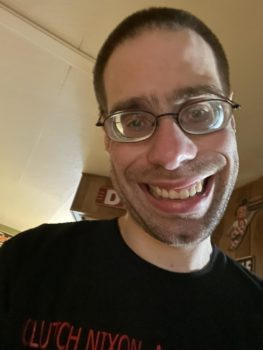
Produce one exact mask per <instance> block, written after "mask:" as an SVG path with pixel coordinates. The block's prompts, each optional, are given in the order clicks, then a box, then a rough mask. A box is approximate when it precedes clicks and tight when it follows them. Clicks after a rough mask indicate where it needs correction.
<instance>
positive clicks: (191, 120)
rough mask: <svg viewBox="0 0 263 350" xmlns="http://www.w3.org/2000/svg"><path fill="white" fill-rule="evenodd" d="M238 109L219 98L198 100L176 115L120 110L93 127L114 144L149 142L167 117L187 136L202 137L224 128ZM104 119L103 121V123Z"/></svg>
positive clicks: (191, 101)
mask: <svg viewBox="0 0 263 350" xmlns="http://www.w3.org/2000/svg"><path fill="white" fill-rule="evenodd" d="M240 107H241V106H240V105H239V104H238V103H236V102H234V101H232V100H230V99H228V98H226V97H223V96H220V97H216V98H205V97H204V98H199V99H195V100H190V101H187V102H185V103H184V104H182V105H181V106H180V108H179V110H178V112H177V113H163V114H159V115H155V114H153V113H151V112H148V111H140V110H131V111H128V110H123V111H117V112H114V113H111V114H109V115H107V116H106V117H105V118H104V117H103V116H102V117H101V118H100V119H99V120H98V122H97V124H96V126H104V128H105V132H106V133H107V135H108V136H109V138H111V139H112V140H114V141H117V142H139V141H143V140H146V139H148V138H150V137H151V136H152V135H153V134H154V132H155V131H156V129H157V127H158V125H159V121H160V119H161V118H167V117H171V118H173V120H174V121H175V122H176V123H177V124H178V125H179V127H180V128H181V129H182V130H183V131H184V132H186V133H188V134H193V135H204V134H209V133H212V132H216V131H218V130H221V129H223V128H224V127H226V125H227V123H228V121H229V119H230V117H231V115H232V110H233V109H238V108H240ZM103 118H104V119H103Z"/></svg>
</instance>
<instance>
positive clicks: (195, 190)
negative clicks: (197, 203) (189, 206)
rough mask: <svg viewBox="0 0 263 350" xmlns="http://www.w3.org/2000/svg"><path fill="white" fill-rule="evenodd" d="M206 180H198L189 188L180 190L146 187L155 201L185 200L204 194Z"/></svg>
mask: <svg viewBox="0 0 263 350" xmlns="http://www.w3.org/2000/svg"><path fill="white" fill-rule="evenodd" d="M207 181H208V178H206V179H202V180H198V181H196V182H195V183H194V184H192V185H190V186H189V187H185V188H182V189H177V190H176V189H167V188H161V187H159V186H153V185H148V186H147V187H148V190H149V192H150V193H151V194H152V195H153V196H154V197H155V198H157V199H166V200H167V199H168V200H169V199H170V200H185V199H188V198H190V197H194V196H200V195H202V194H203V193H204V192H205V188H206V185H207Z"/></svg>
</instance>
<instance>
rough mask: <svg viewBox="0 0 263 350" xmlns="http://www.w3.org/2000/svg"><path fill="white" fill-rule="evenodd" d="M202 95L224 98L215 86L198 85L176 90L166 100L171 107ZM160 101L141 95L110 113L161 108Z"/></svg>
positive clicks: (123, 101) (116, 104)
mask: <svg viewBox="0 0 263 350" xmlns="http://www.w3.org/2000/svg"><path fill="white" fill-rule="evenodd" d="M202 95H214V96H220V97H224V93H223V91H222V90H220V89H219V88H218V87H216V86H214V85H197V86H191V87H185V88H181V89H175V90H174V91H172V93H170V94H169V96H167V97H166V98H165V100H166V101H165V102H166V103H167V104H170V105H171V106H175V105H178V104H182V103H184V102H186V101H187V100H188V99H191V98H195V97H199V96H202ZM160 105H161V103H160V99H159V98H158V97H157V96H155V95H153V94H152V95H141V96H134V97H131V98H128V99H126V100H122V101H118V102H116V103H115V104H113V106H112V108H111V111H110V113H114V112H116V111H121V110H135V109H142V110H144V109H148V108H154V107H156V108H157V107H158V106H160Z"/></svg>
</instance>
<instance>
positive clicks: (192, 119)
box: [179, 101, 225, 132]
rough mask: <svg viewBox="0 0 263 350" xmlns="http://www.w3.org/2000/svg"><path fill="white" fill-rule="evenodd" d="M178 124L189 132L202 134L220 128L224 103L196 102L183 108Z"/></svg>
mask: <svg viewBox="0 0 263 350" xmlns="http://www.w3.org/2000/svg"><path fill="white" fill-rule="evenodd" d="M179 118H180V123H181V125H182V127H183V128H185V129H186V130H190V131H192V130H193V131H196V132H199V131H200V132H202V131H205V130H206V131H207V130H215V129H219V128H221V126H222V125H223V123H224V121H225V110H224V103H222V102H221V101H204V102H198V103H195V104H192V105H189V106H186V107H185V108H183V109H182V110H181V112H180V116H179Z"/></svg>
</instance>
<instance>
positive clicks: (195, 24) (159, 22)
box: [93, 7, 230, 115]
mask: <svg viewBox="0 0 263 350" xmlns="http://www.w3.org/2000/svg"><path fill="white" fill-rule="evenodd" d="M156 28H159V29H169V30H182V29H191V30H193V31H194V32H196V33H198V34H199V35H200V36H201V37H202V38H203V39H204V40H205V41H206V42H207V43H208V44H209V46H210V47H211V48H212V51H213V53H214V55H215V59H216V64H217V69H218V72H219V74H220V80H221V83H222V86H223V90H224V93H225V94H227V95H228V94H229V92H230V79H229V64H228V60H227V57H226V54H225V52H224V49H223V47H222V45H221V43H220V41H219V40H218V38H217V37H216V35H215V34H214V33H213V32H212V31H211V29H209V28H208V26H207V25H206V24H205V23H204V22H202V21H201V20H200V19H199V18H197V17H195V16H194V15H192V14H191V13H189V12H187V11H184V10H178V9H174V8H167V7H151V8H149V9H145V10H141V11H138V12H135V13H133V14H131V15H130V16H128V17H127V18H125V19H124V20H123V21H122V22H121V23H120V24H119V25H118V26H117V27H116V28H115V29H114V30H113V31H112V32H111V34H110V35H109V36H108V38H107V39H106V41H105V42H104V44H103V46H102V47H101V49H100V51H99V54H98V56H97V60H96V64H95V67H94V81H93V82H94V90H95V94H96V98H97V101H98V104H99V109H100V113H101V115H103V114H105V113H106V109H107V108H106V106H107V99H106V92H105V87H104V81H103V73H104V69H105V66H106V64H107V62H108V60H109V58H110V56H111V54H112V53H113V51H114V50H115V49H116V47H117V46H119V45H120V44H121V43H123V42H124V41H125V40H127V39H129V38H132V37H135V36H136V35H137V34H139V33H141V32H142V31H143V30H145V29H156Z"/></svg>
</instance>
